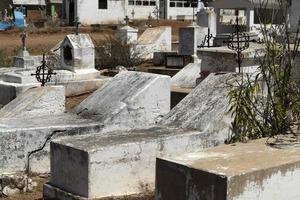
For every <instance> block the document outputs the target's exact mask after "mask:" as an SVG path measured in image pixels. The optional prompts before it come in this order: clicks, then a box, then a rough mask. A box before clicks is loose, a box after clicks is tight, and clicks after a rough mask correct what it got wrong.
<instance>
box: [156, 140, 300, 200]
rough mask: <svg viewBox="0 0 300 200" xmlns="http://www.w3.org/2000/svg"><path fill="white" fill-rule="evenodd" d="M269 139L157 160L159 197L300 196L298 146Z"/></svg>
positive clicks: (253, 199) (269, 199) (242, 199)
mask: <svg viewBox="0 0 300 200" xmlns="http://www.w3.org/2000/svg"><path fill="white" fill-rule="evenodd" d="M265 143H266V139H261V140H257V141H252V142H249V143H247V144H240V143H239V144H234V145H224V146H218V147H214V148H210V149H207V150H204V151H201V152H194V153H187V154H182V155H177V156H171V157H168V156H167V157H161V158H158V159H157V164H156V192H155V193H156V194H155V199H156V200H183V199H196V200H202V199H205V200H275V199H278V200H279V199H280V200H282V199H291V200H292V199H293V200H296V199H300V190H299V186H300V183H299V179H300V148H297V147H292V148H288V149H279V148H273V147H270V146H267V145H266V144H265Z"/></svg>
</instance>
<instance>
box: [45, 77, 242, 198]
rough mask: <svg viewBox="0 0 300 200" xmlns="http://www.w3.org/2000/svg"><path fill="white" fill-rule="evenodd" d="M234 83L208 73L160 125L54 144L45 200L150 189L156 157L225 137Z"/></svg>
mask: <svg viewBox="0 0 300 200" xmlns="http://www.w3.org/2000/svg"><path fill="white" fill-rule="evenodd" d="M234 80H237V77H235V75H233V74H225V75H210V76H209V77H207V81H206V82H205V81H203V82H201V83H200V85H199V86H198V87H197V88H196V89H195V90H194V91H193V92H191V93H190V94H189V95H188V96H187V97H186V99H187V100H183V101H182V102H180V103H179V104H178V105H177V106H176V107H175V108H174V109H173V110H174V111H171V114H169V115H167V116H166V117H164V118H163V119H162V120H161V123H160V124H161V126H160V125H159V126H153V127H148V128H146V129H133V130H128V131H113V132H109V133H106V134H105V135H99V134H97V135H92V136H78V137H73V138H68V139H63V138H61V139H58V140H55V141H53V142H52V143H51V174H52V176H51V179H50V181H49V183H47V184H46V185H44V198H46V199H51V198H52V199H53V198H54V199H61V200H62V199H67V198H73V199H96V198H101V197H108V196H122V195H130V194H137V193H143V192H145V191H152V190H153V189H154V181H155V180H154V170H155V158H156V157H157V156H159V155H161V156H163V155H166V156H171V155H177V154H179V153H180V152H190V151H194V150H195V149H198V150H201V149H203V148H207V147H210V146H215V145H218V144H220V143H223V142H224V140H225V139H226V138H227V136H228V129H229V124H230V121H231V119H230V118H229V117H227V114H226V108H227V106H228V105H227V100H226V96H227V94H228V90H226V89H225V90H224V86H225V85H226V82H227V81H228V82H231V81H234ZM223 90H224V92H223ZM204 91H207V92H204ZM216 94H218V95H216ZM198 113H199V114H198ZM202 115H203V116H202ZM176 116H177V117H176ZM181 116H183V118H184V119H178V117H179V118H180V117H181ZM215 116H217V117H216V120H212V119H213V118H214V117H215ZM185 121H187V122H188V123H190V125H187V124H185ZM183 126H184V127H186V128H181V127H183ZM207 127H210V128H211V129H209V128H207Z"/></svg>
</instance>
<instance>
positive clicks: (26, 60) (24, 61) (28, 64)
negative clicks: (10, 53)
mask: <svg viewBox="0 0 300 200" xmlns="http://www.w3.org/2000/svg"><path fill="white" fill-rule="evenodd" d="M27 37H28V35H27V34H26V32H24V31H23V32H22V33H21V34H20V38H21V42H22V46H21V49H20V50H19V53H18V55H17V56H15V57H13V65H14V67H18V68H25V69H28V68H34V66H35V62H34V59H33V58H32V56H30V55H29V52H28V51H27V47H26V39H27Z"/></svg>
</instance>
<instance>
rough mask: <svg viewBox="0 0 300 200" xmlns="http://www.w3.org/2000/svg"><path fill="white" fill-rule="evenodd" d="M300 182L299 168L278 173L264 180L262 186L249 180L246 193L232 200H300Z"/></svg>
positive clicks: (245, 189)
mask: <svg viewBox="0 0 300 200" xmlns="http://www.w3.org/2000/svg"><path fill="white" fill-rule="evenodd" d="M299 180H300V168H298V167H295V169H289V170H286V171H285V172H283V171H278V172H277V173H275V174H272V175H271V176H269V177H268V178H266V179H264V180H263V182H262V183H260V184H257V183H256V182H255V181H251V180H249V181H248V182H247V185H246V186H245V188H244V192H243V193H242V194H240V196H238V197H233V198H231V199H230V200H252V199H257V200H283V199H290V200H296V199H300V190H299V186H300V183H299ZM229 181H230V179H229Z"/></svg>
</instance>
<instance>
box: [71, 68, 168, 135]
mask: <svg viewBox="0 0 300 200" xmlns="http://www.w3.org/2000/svg"><path fill="white" fill-rule="evenodd" d="M169 111H170V77H169V76H163V75H156V74H150V73H143V72H130V71H128V72H121V73H119V74H118V75H117V76H115V77H114V78H113V79H112V80H111V81H110V82H108V83H106V84H105V86H103V88H101V89H99V90H97V91H96V92H94V93H93V94H92V95H91V96H89V97H88V98H87V99H86V100H84V101H83V102H82V103H81V104H80V105H79V106H77V107H76V108H75V109H74V110H73V111H72V112H73V113H77V114H80V115H82V116H88V117H91V118H94V119H95V120H97V121H98V122H99V123H101V124H103V125H104V128H103V129H104V130H106V131H108V130H116V129H121V128H124V129H128V128H137V127H145V126H147V125H149V124H154V123H155V121H156V120H157V118H158V117H160V116H163V115H166V114H167V113H168V112H169Z"/></svg>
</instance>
